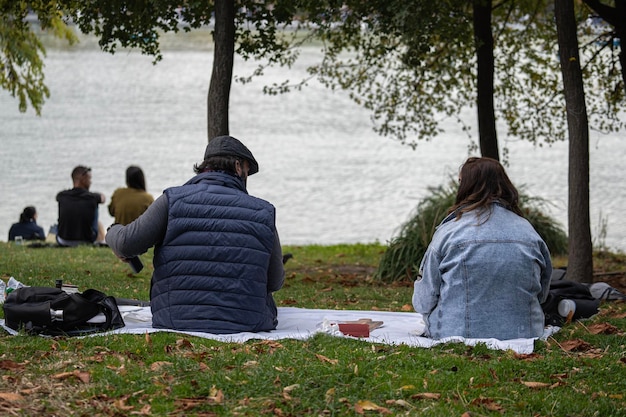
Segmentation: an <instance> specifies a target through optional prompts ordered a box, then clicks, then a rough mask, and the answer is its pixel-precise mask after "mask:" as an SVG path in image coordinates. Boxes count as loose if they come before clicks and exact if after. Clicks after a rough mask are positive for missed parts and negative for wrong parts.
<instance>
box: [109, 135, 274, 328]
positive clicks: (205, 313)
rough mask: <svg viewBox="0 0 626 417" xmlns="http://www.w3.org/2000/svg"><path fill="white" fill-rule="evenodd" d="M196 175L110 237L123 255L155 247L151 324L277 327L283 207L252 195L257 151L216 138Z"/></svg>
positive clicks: (111, 231)
mask: <svg viewBox="0 0 626 417" xmlns="http://www.w3.org/2000/svg"><path fill="white" fill-rule="evenodd" d="M194 168H195V172H196V174H197V175H196V176H194V177H193V178H191V179H190V180H189V181H187V183H185V184H184V185H182V186H179V187H172V188H168V189H166V190H165V191H164V193H163V194H162V195H161V196H160V197H158V198H157V199H156V200H155V201H154V203H152V204H151V205H150V207H148V209H147V210H146V211H145V212H144V213H143V214H142V215H141V216H139V217H138V218H137V220H135V221H134V222H132V223H130V224H128V225H126V226H122V225H119V224H114V225H112V226H111V227H110V228H109V231H108V233H107V235H106V240H107V243H108V244H109V247H111V249H112V250H113V252H114V253H115V254H116V255H117V256H118V257H120V258H121V259H123V260H130V259H131V258H133V257H135V256H137V255H140V254H142V253H144V252H146V251H147V250H148V249H149V248H150V247H152V246H154V259H153V264H154V273H153V275H152V283H151V290H150V308H151V310H152V326H153V327H155V328H165V329H174V330H183V331H198V332H206V333H216V334H225V333H239V332H260V331H269V330H273V329H275V328H276V325H277V323H278V320H277V315H278V312H277V308H276V304H275V302H274V298H273V296H272V293H273V292H275V291H278V290H279V289H280V288H281V287H282V285H283V282H284V280H285V270H284V268H283V257H282V249H281V246H280V240H279V238H278V232H277V231H276V210H275V208H274V206H272V205H271V204H270V203H269V202H267V201H265V200H261V199H260V198H256V197H253V196H251V195H249V194H248V191H247V189H246V183H247V178H248V176H249V175H253V174H255V173H256V172H258V171H259V165H258V163H257V161H256V160H255V159H254V156H253V155H252V153H251V152H250V150H249V149H248V148H247V147H246V146H244V145H243V143H241V142H240V141H239V140H237V139H235V138H233V137H231V136H219V137H216V138H214V139H211V141H210V142H209V144H208V145H207V147H206V151H205V154H204V161H203V162H202V163H201V164H199V165H196V166H195V167H194Z"/></svg>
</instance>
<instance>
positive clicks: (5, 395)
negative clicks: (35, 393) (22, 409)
mask: <svg viewBox="0 0 626 417" xmlns="http://www.w3.org/2000/svg"><path fill="white" fill-rule="evenodd" d="M0 400H4V401H8V402H12V403H15V402H19V401H24V397H22V396H21V395H20V394H17V393H15V392H0Z"/></svg>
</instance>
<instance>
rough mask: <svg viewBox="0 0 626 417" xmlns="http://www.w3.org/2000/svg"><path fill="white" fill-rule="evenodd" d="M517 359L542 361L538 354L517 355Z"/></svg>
mask: <svg viewBox="0 0 626 417" xmlns="http://www.w3.org/2000/svg"><path fill="white" fill-rule="evenodd" d="M515 358H516V359H519V360H522V361H533V360H535V359H541V358H542V356H541V355H538V354H536V353H516V354H515Z"/></svg>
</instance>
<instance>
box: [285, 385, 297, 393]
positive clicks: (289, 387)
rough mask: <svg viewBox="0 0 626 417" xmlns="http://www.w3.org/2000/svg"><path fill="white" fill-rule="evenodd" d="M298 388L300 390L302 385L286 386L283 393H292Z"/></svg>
mask: <svg viewBox="0 0 626 417" xmlns="http://www.w3.org/2000/svg"><path fill="white" fill-rule="evenodd" d="M296 388H300V384H293V385H289V386H286V387H285V388H283V391H284V392H291V391H293V390H295V389H296Z"/></svg>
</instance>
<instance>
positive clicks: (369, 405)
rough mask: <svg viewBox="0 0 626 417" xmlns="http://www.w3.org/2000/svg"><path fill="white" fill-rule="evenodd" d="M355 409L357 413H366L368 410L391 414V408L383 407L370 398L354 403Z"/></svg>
mask: <svg viewBox="0 0 626 417" xmlns="http://www.w3.org/2000/svg"><path fill="white" fill-rule="evenodd" d="M354 411H355V412H356V413H357V414H365V412H366V411H376V412H378V413H381V414H391V410H389V409H388V408H385V407H381V406H379V405H377V404H375V403H373V402H371V401H368V400H360V401H357V402H356V404H354Z"/></svg>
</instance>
